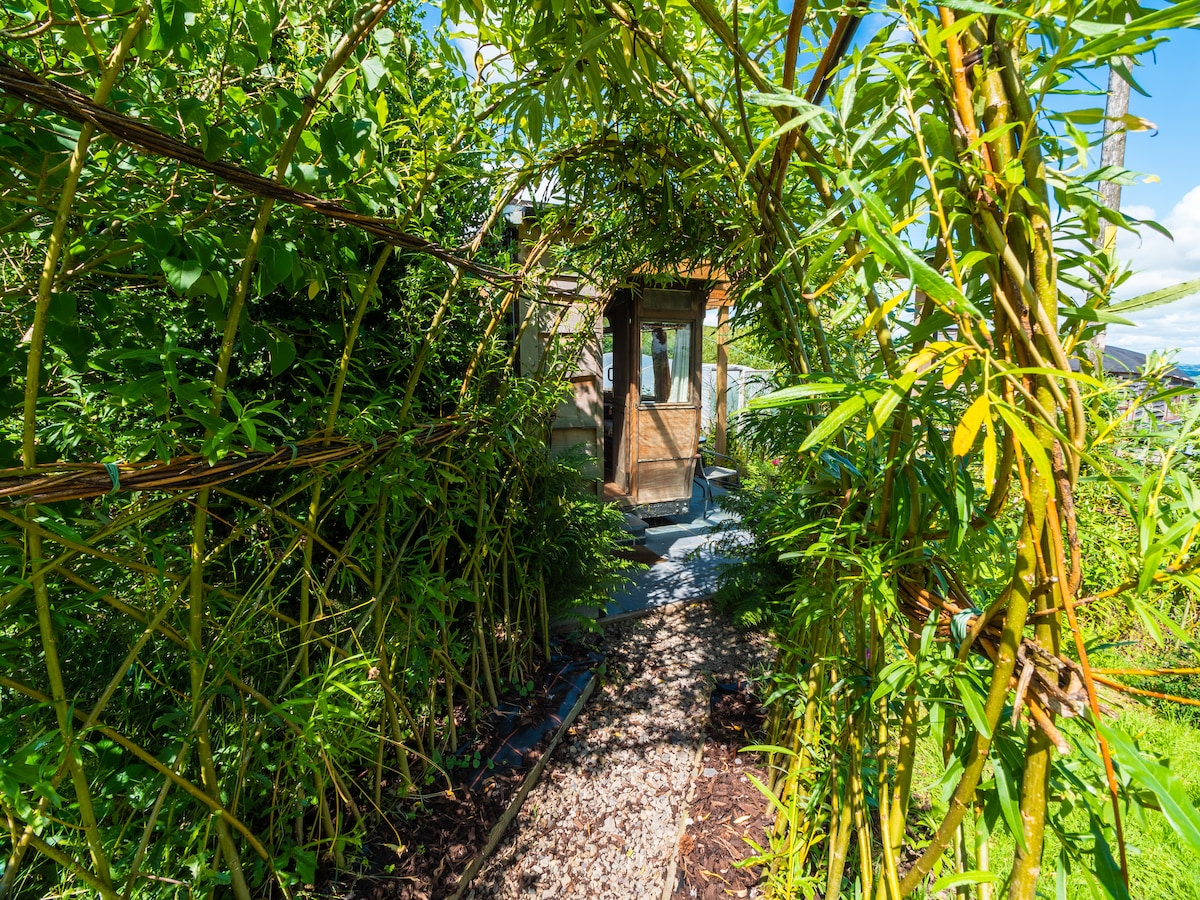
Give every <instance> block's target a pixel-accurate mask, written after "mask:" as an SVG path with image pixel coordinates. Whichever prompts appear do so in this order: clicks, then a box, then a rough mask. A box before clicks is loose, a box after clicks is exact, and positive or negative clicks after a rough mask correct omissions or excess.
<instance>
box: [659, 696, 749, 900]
mask: <svg viewBox="0 0 1200 900" xmlns="http://www.w3.org/2000/svg"><path fill="white" fill-rule="evenodd" d="M711 711H712V713H711V718H710V722H709V725H708V730H707V737H706V740H705V743H704V748H703V751H702V756H701V761H700V767H699V772H698V774H697V777H696V781H695V787H694V792H693V798H692V803H691V807H690V809H689V811H688V819H687V828H686V830H685V831H684V833H683V837H682V839H681V840H680V843H679V866H678V871H677V876H676V882H675V891H674V893H673V894H672V900H728V898H730V897H758V896H761V890H760V888H759V882H760V881H761V878H762V870H761V868H760V867H758V866H744V867H739V866H737V865H735V864H736V863H738V862H741V861H742V860H745V859H747V858H749V857H752V856H754V855H755V854H756V851H755V850H754V848H753V847H752V846H751V844H750V843H749V842H750V841H752V842H753V843H754V844H756V845H758V846H759V847H766V846H767V831H768V829H770V827H771V823H772V820H773V815H772V810H771V804H770V801H769V800H768V799H767V798H766V797H765V796H764V795H763V794H762V792H761V791H759V790H758V788H756V787H755V786H754V784H753V783H752V782H751V781H750V779H749V778H747V777H746V776H747V774H748V773H749V774H753V775H754V777H756V778H757V779H758V780H759V781H761V782H763V783H764V784H765V783H767V778H768V775H767V771H766V768H765V766H764V765H763V764H762V761H761V760H760V755H759V754H757V753H746V752H743V751H742V749H741V748H742V747H745V746H746V745H748V744H753V743H756V742H759V741H761V740H762V739H763V735H764V724H765V722H766V713H765V712H764V711H763V709H762V707H761V706H760V705H759V703H758V700H757V699H756V698H755V696H754V695H753V694H752V693H751V692H750V690H749V688H748V687H747V686H746V685H745V684H744V683H741V684H730V685H718V687H717V689H716V690H715V691H714V692H713V696H712V706H711Z"/></svg>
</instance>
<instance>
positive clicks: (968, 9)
mask: <svg viewBox="0 0 1200 900" xmlns="http://www.w3.org/2000/svg"><path fill="white" fill-rule="evenodd" d="M939 6H944V7H946V8H947V9H953V10H956V11H958V12H965V13H981V14H983V15H985V16H1009V17H1011V18H1013V19H1020V20H1021V21H1022V22H1032V21H1033V19H1031V18H1029V16H1026V15H1023V14H1022V13H1019V12H1017V11H1016V10H1014V9H1011V8H1009V6H1008V5H1007V4H999V3H983V2H981V0H943V2H941V3H939ZM933 893H935V894H936V893H937V891H936V890H934V892H933Z"/></svg>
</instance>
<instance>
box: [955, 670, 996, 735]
mask: <svg viewBox="0 0 1200 900" xmlns="http://www.w3.org/2000/svg"><path fill="white" fill-rule="evenodd" d="M954 683H955V685H957V687H958V696H959V699H961V700H962V704H963V708H964V709H966V711H967V718H968V719H970V720H971V724H972V725H974V726H975V730H976V731H978V732H979V733H980V734H981V735H983V736H984V737H985V738H987V739H988V740H991V738H992V729H991V728H990V727H989V726H988V720H987V713H986V712H984V708H983V701H982V700H980V699H979V692H978V691H976V690H975V684H974V682H972V681H971V679H970V678H968V677H967V676H966V675H962V674H958V675H955V676H954Z"/></svg>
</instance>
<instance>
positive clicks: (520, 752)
mask: <svg viewBox="0 0 1200 900" xmlns="http://www.w3.org/2000/svg"><path fill="white" fill-rule="evenodd" d="M564 657H565V658H564ZM601 661H602V657H600V656H598V655H596V654H594V653H592V652H591V651H590V649H589V648H587V647H585V646H582V645H571V646H569V647H567V648H565V649H564V654H563V657H559V658H557V659H556V660H555V661H554V662H553V663H552V664H551V666H548V667H543V669H542V671H540V672H539V673H538V674H537V675H536V676H535V677H534V679H533V681H534V683H535V684H537V685H538V688H537V690H535V691H534V692H533V693H532V694H530V695H528V696H524V697H522V696H513V697H509V698H506V699H504V700H502V701H501V703H500V706H499V708H498V710H497V711H496V712H494V713H492V714H491V715H490V716H488V717H487V718H486V719H485V720H484V721H483V722H482V723H481V724H480V726H479V729H478V732H477V734H476V736H475V741H474V742H473V743H472V744H471V745H470V746H469V748H468V749H467V750H466V751H464V753H463V754H461V756H460V758H459V759H458V760H454V761H450V762H449V763H448V765H447V768H448V769H449V776H450V779H451V780H450V782H449V783H447V781H446V778H445V777H442V778H441V779H440V781H439V782H435V783H434V784H431V785H429V786H428V787H426V789H425V791H424V792H423V793H422V792H418V794H417V796H416V797H409V798H405V799H403V800H400V801H393V803H392V805H391V808H390V810H389V812H388V814H387V816H386V820H385V821H383V822H381V823H380V824H379V825H377V826H376V827H375V828H374V830H372V831H371V832H370V834H369V835H368V836H367V838H366V839H365V840H364V841H363V845H362V848H361V849H360V851H359V852H358V853H357V854H356V856H357V858H356V859H355V860H354V862H353V863H352V864H351V866H348V867H347V868H350V869H352V871H342V872H340V873H336V874H333V875H332V877H330V878H329V879H328V880H327V882H326V884H325V885H324V886H323V887H322V888H321V889H319V890H318V891H317V892H316V893H315V894H313V895H312V896H314V897H328V898H333V897H336V898H339V900H436V898H442V897H448V896H450V895H451V894H453V893H454V892H455V890H457V888H458V887H459V880H460V879H461V877H462V874H463V872H464V870H465V869H466V868H467V866H468V865H469V864H470V863H471V861H472V860H473V859H474V858H475V856H476V855H478V854H479V853H480V852H482V850H483V849H484V847H485V845H486V844H487V840H488V838H489V836H490V834H491V829H492V826H493V825H495V824H496V823H497V822H498V821H499V820H500V818H501V817H502V816H503V815H504V813H505V811H506V810H507V809H508V806H509V803H510V802H511V801H512V799H513V798H514V797H515V796H516V793H517V791H519V790H520V788H521V784H522V782H523V781H524V779H525V776H526V773H527V772H528V770H529V769H530V768H532V767H533V766H534V765H535V764H536V763H537V761H538V760H539V759H540V758H541V756H542V754H543V753H544V751H545V748H546V746H547V745H548V744H549V743H550V741H551V740H552V739H553V736H554V734H555V732H556V731H557V726H558V725H559V724H561V722H562V718H561V717H562V715H563V714H564V709H565V708H566V707H569V706H570V705H572V703H573V702H574V699H573V697H574V696H577V692H572V694H571V696H568V692H569V691H570V687H569V686H568V685H567V682H568V681H574V682H576V683H579V682H581V681H583V680H584V677H583V675H582V674H581V673H585V672H586V671H587V670H590V669H595V667H597V666H598V665H599V664H600V663H601ZM564 667H565V670H564ZM531 732H532V734H531ZM543 732H544V733H543ZM490 759H494V760H495V761H496V762H495V763H494V764H493V765H488V764H487V761H488V760H490ZM439 788H441V790H439ZM385 806H386V803H385Z"/></svg>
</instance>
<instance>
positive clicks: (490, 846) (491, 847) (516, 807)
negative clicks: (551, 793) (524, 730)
mask: <svg viewBox="0 0 1200 900" xmlns="http://www.w3.org/2000/svg"><path fill="white" fill-rule="evenodd" d="M595 686H596V675H595V673H592V677H591V678H590V679H589V680H588V683H587V685H586V686H585V687H584V689H583V692H582V693H580V695H579V699H578V700H576V701H575V705H574V706H572V707H571V710H570V712H568V713H567V715H566V716H565V717H564V718H563V722H562V725H560V726H559V728H558V731H556V732H555V733H554V737H553V738H551V739H550V743H549V745H547V747H546V752H545V753H543V754H542V756H541V758H540V759H539V760H538V761H537V763H535V764H534V767H533V768H532V769H530V770H529V774H528V775H526V776H525V780H524V781H522V782H521V789H520V790H519V791H517V793H516V796H514V797H513V798H512V801H511V802H510V803H509V804H508V809H506V810H505V811H504V815H502V816H501V817H500V820H499V821H498V822H497V823H496V824H495V825H493V826H492V830H491V832H490V833H489V834H488V839H487V843H486V844H484V846H483V850H481V851H480V852H479V855H478V856H476V857H475V858H474V859H473V860H471V864H470V865H469V866H467V868H466V870H465V871H464V872H463V875H462V880H461V881H459V883H458V890H456V891H455V892H454V893H453V894H452V895H450V897H449V898H448V900H461V898H462V896H463V894H465V893H466V891H467V889H468V888H470V886H471V882H472V881H474V880H475V876H476V875H478V874H479V870H480V869H482V868H483V864H484V863H485V862H487V860H488V857H490V856H491V855H492V854H493V853H495V852H496V848H497V847H498V846H500V840H501V839H502V838H503V837H504V832H506V831H507V830H508V826H509V825H511V824H512V822H513V819H515V818H516V817H517V813H518V812H520V810H521V806H522V805H524V803H525V798H526V797H527V796H529V792H530V791H531V790H533V786H534V785H535V784H537V782H538V779H539V778H541V776H542V770H543V769H544V768H545V767H546V763H547V762H549V761H550V755H551V754H552V753H553V752H554V750H555V748H556V747H557V746H558V743H559V741H561V740H562V737H563V735H564V734H566V733H567V729H568V728H570V727H571V723H572V722H574V721H575V717H576V716H578V715H579V713H580V711H581V710H582V709H583V705H584V704H585V703H587V700H588V697H590V696H591V695H592V690H593V688H595Z"/></svg>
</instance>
